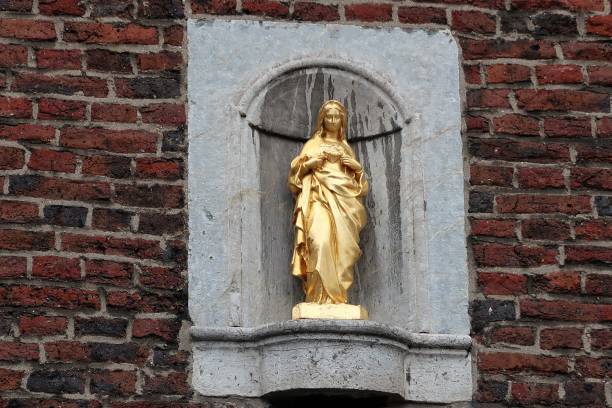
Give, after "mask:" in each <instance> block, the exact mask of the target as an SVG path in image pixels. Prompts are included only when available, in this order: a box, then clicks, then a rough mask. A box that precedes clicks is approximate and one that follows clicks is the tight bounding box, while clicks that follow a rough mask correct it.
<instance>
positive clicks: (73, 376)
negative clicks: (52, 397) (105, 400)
mask: <svg viewBox="0 0 612 408" xmlns="http://www.w3.org/2000/svg"><path fill="white" fill-rule="evenodd" d="M27 388H28V390H30V391H33V392H47V393H50V394H64V393H65V394H76V393H83V392H84V391H85V375H84V374H83V373H82V372H78V371H51V370H50V371H46V370H36V371H33V372H32V374H30V377H29V378H28V383H27Z"/></svg>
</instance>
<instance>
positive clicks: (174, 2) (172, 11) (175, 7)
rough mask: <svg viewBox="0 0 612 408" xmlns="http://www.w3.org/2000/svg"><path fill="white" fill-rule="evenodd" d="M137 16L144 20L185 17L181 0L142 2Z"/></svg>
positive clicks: (147, 0) (145, 0)
mask: <svg viewBox="0 0 612 408" xmlns="http://www.w3.org/2000/svg"><path fill="white" fill-rule="evenodd" d="M138 15H139V16H141V17H144V18H168V19H171V18H182V17H184V16H185V14H184V10H183V2H182V1H181V0H142V1H141V2H140V6H139V7H138Z"/></svg>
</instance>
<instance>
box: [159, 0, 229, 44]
mask: <svg viewBox="0 0 612 408" xmlns="http://www.w3.org/2000/svg"><path fill="white" fill-rule="evenodd" d="M221 1H223V0H221ZM194 6H195V2H192V3H191V9H192V10H194ZM235 7H236V6H235V5H234V8H235ZM194 12H195V10H194ZM184 30H185V29H184V28H183V26H180V25H174V26H170V27H166V28H165V29H164V43H166V44H168V45H176V46H180V45H183V31H184Z"/></svg>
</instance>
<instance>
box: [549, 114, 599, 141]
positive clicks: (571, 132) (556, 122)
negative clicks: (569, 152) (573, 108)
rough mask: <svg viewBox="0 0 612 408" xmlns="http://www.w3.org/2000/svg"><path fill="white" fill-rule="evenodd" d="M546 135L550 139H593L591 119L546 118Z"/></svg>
mask: <svg viewBox="0 0 612 408" xmlns="http://www.w3.org/2000/svg"><path fill="white" fill-rule="evenodd" d="M544 133H545V134H546V136H548V137H591V120H590V119H589V118H544Z"/></svg>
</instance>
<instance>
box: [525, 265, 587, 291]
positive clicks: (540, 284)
mask: <svg viewBox="0 0 612 408" xmlns="http://www.w3.org/2000/svg"><path fill="white" fill-rule="evenodd" d="M533 289H534V290H536V291H544V292H549V293H574V294H579V293H580V272H572V271H567V272H566V271H559V272H549V273H546V274H544V275H536V276H534V277H533Z"/></svg>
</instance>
